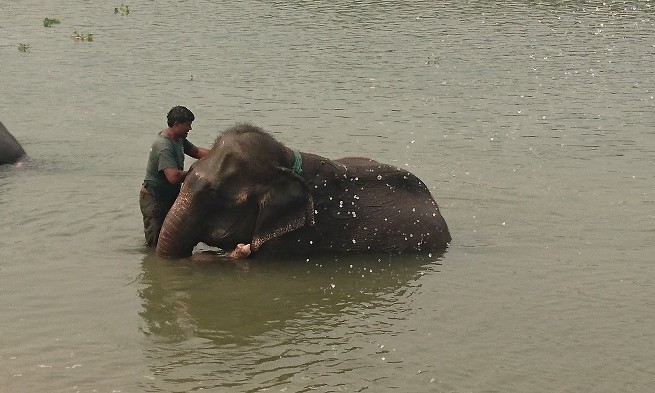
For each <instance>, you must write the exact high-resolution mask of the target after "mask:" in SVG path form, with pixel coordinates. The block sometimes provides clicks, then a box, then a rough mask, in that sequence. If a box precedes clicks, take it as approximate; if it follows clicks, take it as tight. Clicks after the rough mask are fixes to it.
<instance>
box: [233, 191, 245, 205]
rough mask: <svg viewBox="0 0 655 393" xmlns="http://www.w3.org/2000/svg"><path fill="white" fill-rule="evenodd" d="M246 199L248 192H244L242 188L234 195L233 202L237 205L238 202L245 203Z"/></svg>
mask: <svg viewBox="0 0 655 393" xmlns="http://www.w3.org/2000/svg"><path fill="white" fill-rule="evenodd" d="M247 200H248V192H246V191H245V190H244V191H241V192H238V193H237V194H236V195H235V196H234V202H235V203H236V204H237V205H239V204H241V203H245V202H246V201H247Z"/></svg>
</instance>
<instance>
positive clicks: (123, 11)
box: [114, 3, 130, 16]
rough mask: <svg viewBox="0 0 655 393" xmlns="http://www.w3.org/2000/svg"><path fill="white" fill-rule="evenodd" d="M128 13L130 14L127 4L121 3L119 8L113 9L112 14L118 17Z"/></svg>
mask: <svg viewBox="0 0 655 393" xmlns="http://www.w3.org/2000/svg"><path fill="white" fill-rule="evenodd" d="M129 13H130V7H129V6H128V5H127V4H123V3H121V6H120V7H116V8H114V14H117V15H120V16H126V15H127V14H129Z"/></svg>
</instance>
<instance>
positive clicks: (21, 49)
mask: <svg viewBox="0 0 655 393" xmlns="http://www.w3.org/2000/svg"><path fill="white" fill-rule="evenodd" d="M29 50H30V46H29V45H27V44H22V43H21V44H18V51H19V52H27V51H29Z"/></svg>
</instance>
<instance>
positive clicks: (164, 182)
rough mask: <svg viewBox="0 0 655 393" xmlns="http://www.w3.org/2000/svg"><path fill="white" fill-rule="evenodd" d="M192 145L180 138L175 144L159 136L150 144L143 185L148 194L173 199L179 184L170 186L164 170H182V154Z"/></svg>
mask: <svg viewBox="0 0 655 393" xmlns="http://www.w3.org/2000/svg"><path fill="white" fill-rule="evenodd" d="M193 147H194V146H193V144H192V143H191V142H189V141H188V140H186V138H181V139H180V140H179V141H178V142H177V143H176V142H173V141H171V140H170V139H168V138H166V137H165V136H163V135H161V134H159V135H157V138H156V139H155V141H154V142H153V143H152V147H151V148H150V155H149V157H148V165H147V166H146V177H145V179H144V181H143V185H144V186H145V187H146V189H147V190H148V192H149V193H151V194H152V195H153V196H154V197H156V198H161V199H175V198H177V194H179V192H180V184H171V183H169V181H168V179H166V175H164V169H166V168H173V169H179V170H181V171H182V170H184V152H185V150H186V151H190V150H191V149H193Z"/></svg>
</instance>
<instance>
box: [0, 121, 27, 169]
mask: <svg viewBox="0 0 655 393" xmlns="http://www.w3.org/2000/svg"><path fill="white" fill-rule="evenodd" d="M25 155H26V153H25V150H23V147H22V146H21V145H20V143H18V141H17V140H16V138H14V136H13V135H11V133H9V131H7V128H5V126H4V124H2V122H0V165H4V164H15V163H17V162H18V161H20V159H21V158H23V157H25Z"/></svg>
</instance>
